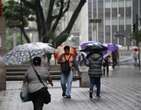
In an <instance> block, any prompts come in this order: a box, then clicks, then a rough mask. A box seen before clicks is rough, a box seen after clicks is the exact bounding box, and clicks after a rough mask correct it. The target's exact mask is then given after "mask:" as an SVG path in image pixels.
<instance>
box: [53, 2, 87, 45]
mask: <svg viewBox="0 0 141 110" xmlns="http://www.w3.org/2000/svg"><path fill="white" fill-rule="evenodd" d="M85 3H86V0H80V2H79V4H78V6H77V8H76V9H75V11H74V13H73V15H72V16H71V19H70V21H69V23H68V25H67V27H66V28H65V30H64V31H63V32H61V33H60V34H59V35H58V36H57V38H56V40H58V39H61V37H62V36H64V35H65V38H64V39H67V37H68V36H67V35H66V34H68V35H69V33H70V32H71V30H72V28H73V25H74V23H75V21H76V19H77V17H78V15H79V13H80V11H81V9H82V7H83V6H84V4H85ZM56 40H55V41H54V42H53V43H56ZM62 42H64V40H62V41H61V42H59V43H58V44H54V45H56V46H59V45H60V44H61V43H62Z"/></svg>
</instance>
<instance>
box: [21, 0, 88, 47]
mask: <svg viewBox="0 0 141 110" xmlns="http://www.w3.org/2000/svg"><path fill="white" fill-rule="evenodd" d="M21 1H22V4H23V6H25V7H26V9H29V10H31V11H32V12H33V13H34V14H35V21H36V24H37V30H38V35H39V40H40V41H42V42H50V43H52V44H53V45H54V46H55V47H57V46H59V45H60V44H61V43H62V42H64V41H65V40H66V39H67V38H68V36H69V34H70V32H71V30H72V28H73V25H74V23H75V21H76V19H77V17H78V15H79V13H80V11H81V9H82V7H83V6H84V4H85V3H86V0H79V3H78V4H77V6H76V9H75V10H74V12H73V14H72V16H71V18H70V21H69V22H68V25H67V26H66V28H65V29H64V30H63V31H62V32H60V33H56V31H57V28H58V25H59V23H60V22H61V19H62V17H64V15H65V14H66V13H67V12H68V11H69V8H70V4H71V2H75V1H74V0H21ZM43 2H44V3H46V2H47V3H48V6H47V8H45V7H43ZM24 12H25V10H24ZM23 15H24V14H23ZM23 18H24V17H23ZM19 20H20V21H21V19H19ZM23 30H24V28H23ZM24 32H25V31H24Z"/></svg>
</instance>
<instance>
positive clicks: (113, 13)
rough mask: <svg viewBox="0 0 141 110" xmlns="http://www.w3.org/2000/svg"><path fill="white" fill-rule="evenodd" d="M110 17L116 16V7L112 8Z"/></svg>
mask: <svg viewBox="0 0 141 110" xmlns="http://www.w3.org/2000/svg"><path fill="white" fill-rule="evenodd" d="M112 17H117V8H113V9H112Z"/></svg>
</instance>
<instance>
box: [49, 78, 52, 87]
mask: <svg viewBox="0 0 141 110" xmlns="http://www.w3.org/2000/svg"><path fill="white" fill-rule="evenodd" d="M48 82H49V84H50V85H51V86H53V82H52V78H51V77H48Z"/></svg>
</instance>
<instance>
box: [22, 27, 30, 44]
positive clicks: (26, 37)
mask: <svg viewBox="0 0 141 110" xmlns="http://www.w3.org/2000/svg"><path fill="white" fill-rule="evenodd" d="M20 30H21V31H22V33H23V35H24V37H25V39H26V41H27V43H30V42H31V41H30V39H29V37H28V35H27V34H26V32H25V29H24V27H23V26H20Z"/></svg>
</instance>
